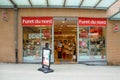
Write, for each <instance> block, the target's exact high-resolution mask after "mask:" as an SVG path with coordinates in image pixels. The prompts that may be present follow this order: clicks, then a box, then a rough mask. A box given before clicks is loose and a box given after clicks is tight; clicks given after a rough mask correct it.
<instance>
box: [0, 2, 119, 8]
mask: <svg viewBox="0 0 120 80" xmlns="http://www.w3.org/2000/svg"><path fill="white" fill-rule="evenodd" d="M116 1H118V0H0V8H86V9H105V10H106V9H108V8H109V7H110V6H112V5H113V4H114V3H115V2H116Z"/></svg>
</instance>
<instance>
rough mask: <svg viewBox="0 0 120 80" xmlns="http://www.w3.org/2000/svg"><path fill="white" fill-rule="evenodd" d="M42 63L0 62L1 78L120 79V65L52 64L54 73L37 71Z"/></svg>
mask: <svg viewBox="0 0 120 80" xmlns="http://www.w3.org/2000/svg"><path fill="white" fill-rule="evenodd" d="M40 67H41V65H40V64H6V63H0V80H120V66H87V65H82V64H52V65H51V68H52V69H54V72H52V73H43V72H41V71H37V69H38V68H40Z"/></svg>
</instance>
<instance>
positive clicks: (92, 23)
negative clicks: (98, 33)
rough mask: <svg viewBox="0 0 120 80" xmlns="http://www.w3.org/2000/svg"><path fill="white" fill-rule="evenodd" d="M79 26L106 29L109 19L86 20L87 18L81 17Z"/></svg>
mask: <svg viewBox="0 0 120 80" xmlns="http://www.w3.org/2000/svg"><path fill="white" fill-rule="evenodd" d="M78 24H79V26H98V27H105V26H107V19H106V18H86V17H79V18H78Z"/></svg>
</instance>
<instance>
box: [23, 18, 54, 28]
mask: <svg viewBox="0 0 120 80" xmlns="http://www.w3.org/2000/svg"><path fill="white" fill-rule="evenodd" d="M52 23H53V18H52V17H22V26H52Z"/></svg>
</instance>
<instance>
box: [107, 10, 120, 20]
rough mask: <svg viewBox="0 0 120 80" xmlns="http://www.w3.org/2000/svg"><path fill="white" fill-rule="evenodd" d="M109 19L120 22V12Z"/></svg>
mask: <svg viewBox="0 0 120 80" xmlns="http://www.w3.org/2000/svg"><path fill="white" fill-rule="evenodd" d="M109 19H110V20H120V11H118V12H116V13H115V14H113V15H112V16H111V17H110V18H109Z"/></svg>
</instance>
